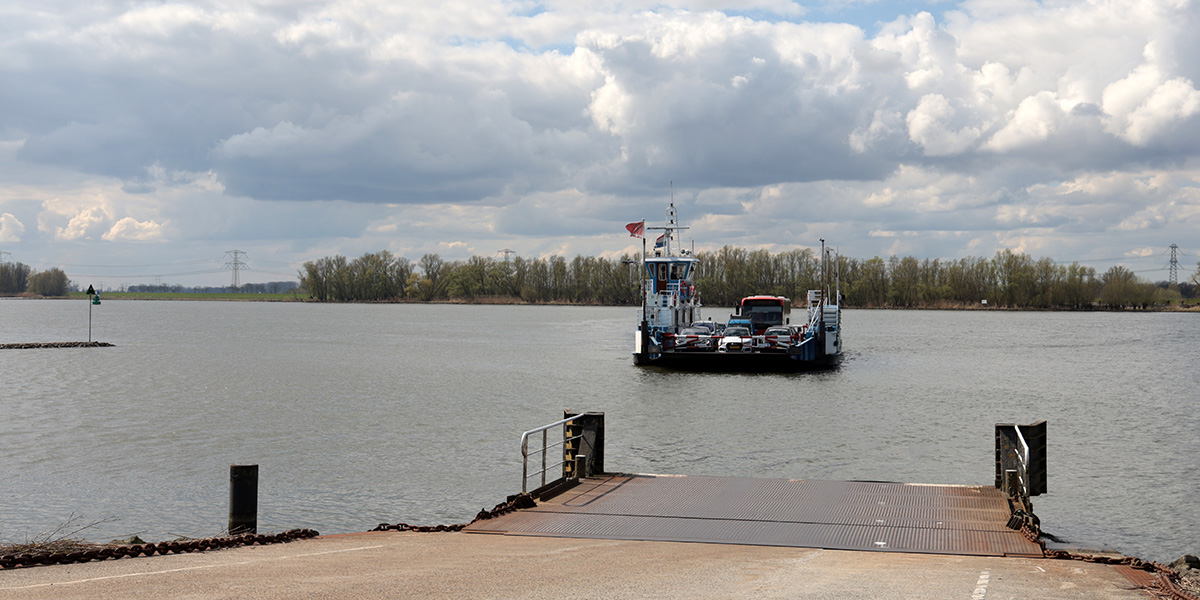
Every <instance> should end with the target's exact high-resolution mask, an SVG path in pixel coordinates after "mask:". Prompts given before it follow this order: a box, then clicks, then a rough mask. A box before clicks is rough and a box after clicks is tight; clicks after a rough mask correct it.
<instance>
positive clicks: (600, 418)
mask: <svg viewBox="0 0 1200 600" xmlns="http://www.w3.org/2000/svg"><path fill="white" fill-rule="evenodd" d="M564 415H565V416H564V418H563V419H562V420H560V421H555V422H553V423H550V424H547V425H542V426H541V427H537V428H534V429H530V430H529V431H526V432H525V433H522V434H521V493H522V494H530V495H533V496H541V495H544V494H546V493H548V492H550V491H552V490H554V489H556V488H558V487H560V486H562V485H564V484H565V483H568V482H571V481H574V480H578V479H579V478H580V477H587V476H588V475H591V474H594V473H603V472H604V413H602V412H582V413H576V412H574V411H565V412H564ZM558 427H561V428H562V429H561V435H555V436H554V437H553V438H552V437H551V435H550V432H551V431H552V430H554V429H555V428H558ZM538 434H541V435H538ZM531 440H532V441H533V443H534V444H535V446H534V447H533V448H532V449H531V448H530V442H531ZM539 440H540V444H539ZM531 457H532V458H533V460H534V461H535V464H534V465H532V466H533V467H540V468H536V469H535V470H532V471H531V470H530V467H531V465H530V458H531ZM539 459H540V460H539ZM551 472H554V473H555V477H553V478H550V474H551ZM531 478H534V479H535V480H536V481H540V483H539V485H538V487H537V488H536V489H534V490H533V491H532V492H531V491H530V490H529V483H530V479H531Z"/></svg>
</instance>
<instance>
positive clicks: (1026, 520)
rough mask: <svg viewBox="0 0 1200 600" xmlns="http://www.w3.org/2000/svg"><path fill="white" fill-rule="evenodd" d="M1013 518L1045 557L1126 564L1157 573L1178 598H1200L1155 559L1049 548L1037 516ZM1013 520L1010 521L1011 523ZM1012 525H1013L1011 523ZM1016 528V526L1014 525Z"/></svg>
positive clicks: (1176, 573)
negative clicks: (1186, 588) (1183, 586)
mask: <svg viewBox="0 0 1200 600" xmlns="http://www.w3.org/2000/svg"><path fill="white" fill-rule="evenodd" d="M1013 519H1019V520H1020V523H1021V528H1020V531H1021V534H1022V535H1024V536H1025V538H1026V539H1028V540H1029V541H1031V542H1033V543H1035V544H1037V545H1038V546H1040V547H1041V549H1042V556H1044V557H1045V558H1052V559H1059V560H1077V561H1081V562H1089V563H1096V564H1102V565H1125V566H1128V567H1130V568H1132V569H1139V570H1142V571H1147V572H1149V573H1155V574H1156V575H1157V577H1155V581H1156V583H1157V584H1158V587H1160V588H1161V591H1162V592H1163V593H1165V594H1168V595H1169V596H1171V597H1172V598H1175V599H1176V600H1200V598H1197V597H1196V595H1195V594H1192V593H1191V592H1189V591H1187V590H1185V589H1183V588H1182V587H1180V586H1179V571H1176V570H1175V569H1173V568H1171V567H1168V566H1166V565H1163V564H1160V563H1156V562H1154V561H1149V560H1142V559H1140V558H1138V557H1136V556H1120V557H1117V556H1096V555H1094V554H1076V553H1074V552H1068V551H1066V550H1047V549H1046V542H1045V540H1043V539H1042V529H1041V525H1040V524H1039V522H1038V521H1037V517H1036V516H1034V515H1031V514H1026V513H1024V512H1023V511H1016V512H1015V513H1013ZM1011 523H1013V521H1010V524H1011ZM1010 526H1011V525H1010ZM1014 529H1015V527H1014Z"/></svg>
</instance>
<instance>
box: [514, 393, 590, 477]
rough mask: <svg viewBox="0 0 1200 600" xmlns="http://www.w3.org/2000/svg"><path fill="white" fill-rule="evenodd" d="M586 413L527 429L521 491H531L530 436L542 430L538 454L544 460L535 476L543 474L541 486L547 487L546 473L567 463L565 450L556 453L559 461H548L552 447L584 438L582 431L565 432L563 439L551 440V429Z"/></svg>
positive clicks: (522, 458)
mask: <svg viewBox="0 0 1200 600" xmlns="http://www.w3.org/2000/svg"><path fill="white" fill-rule="evenodd" d="M584 414H586V411H585V412H582V413H579V414H577V415H572V416H570V417H567V418H565V419H563V420H561V421H555V422H553V423H550V424H549V425H542V426H541V427H538V428H536V429H530V430H529V431H526V432H525V433H522V434H521V493H522V494H526V493H528V492H529V477H530V472H529V436H531V435H533V434H536V433H538V432H541V434H542V436H541V437H542V447H541V451H540V452H538V454H540V455H541V458H542V462H541V465H542V468H541V469H538V470H537V471H534V472H533V475H534V476H537V475H541V481H542V483H541V485H540V486H539V487H545V486H546V473H547V472H549V471H550V469H552V468H554V467H560V468H562V467H563V466H564V465H566V463H567V460H566V454H565V452H557V453H555V454H556V456H557V457H558V460H557V462H554V463H549V462H548V461H549V457H548V454H549V450H550V448H553V447H556V446H563V447H565V445H566V444H567V443H568V442H571V441H574V440H578V439H582V438H583V434H582V433H580V434H579V435H574V436H567V435H565V434H564V435H563V436H562V439H559V440H557V441H554V442H551V441H550V438H549V431H550V430H551V429H553V428H555V427H560V426H565V425H567V424H569V423H571V422H572V421H574V420H576V419H578V418H579V417H582V416H583V415H584ZM556 479H557V478H556Z"/></svg>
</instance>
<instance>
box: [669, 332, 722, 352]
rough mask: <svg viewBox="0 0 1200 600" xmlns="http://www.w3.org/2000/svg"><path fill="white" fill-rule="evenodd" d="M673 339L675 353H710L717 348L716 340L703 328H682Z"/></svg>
mask: <svg viewBox="0 0 1200 600" xmlns="http://www.w3.org/2000/svg"><path fill="white" fill-rule="evenodd" d="M674 338H675V351H676V352H712V351H713V350H716V348H717V342H716V339H714V337H713V334H712V332H710V331H709V330H708V329H707V328H705V327H684V328H683V329H681V330H680V331H679V333H677V334H675V336H674Z"/></svg>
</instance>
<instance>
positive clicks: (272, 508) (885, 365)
mask: <svg viewBox="0 0 1200 600" xmlns="http://www.w3.org/2000/svg"><path fill="white" fill-rule="evenodd" d="M89 310H90V311H91V313H92V314H91V318H92V332H91V335H92V337H93V338H94V339H96V340H99V341H105V342H110V343H113V344H115V347H112V348H82V349H39V350H0V378H2V379H0V540H2V541H6V542H20V541H25V540H26V539H29V538H32V537H36V536H38V535H41V534H44V533H46V532H49V531H51V530H53V529H55V528H56V527H58V526H59V525H60V524H62V523H64V522H66V521H68V520H69V519H71V518H72V516H74V517H75V519H76V521H75V522H76V523H88V524H91V523H94V525H93V526H92V527H91V528H89V529H87V530H85V531H84V532H82V533H81V534H80V535H81V536H82V537H85V538H86V539H91V540H97V541H107V540H109V539H114V538H125V537H128V536H130V535H134V534H137V535H140V536H141V537H142V538H144V539H146V540H148V541H158V540H164V539H172V538H173V537H174V536H189V537H208V536H213V535H217V534H218V533H220V532H221V531H222V529H223V528H224V526H225V524H226V522H227V511H228V495H229V487H228V486H229V479H228V477H229V465H230V464H247V463H253V464H259V465H260V482H259V529H260V531H279V530H285V529H291V528H298V527H309V528H313V529H316V530H318V531H320V532H321V533H345V532H353V531H365V530H368V529H370V528H372V527H374V526H375V525H376V524H378V523H382V522H387V523H395V522H400V521H403V522H408V523H414V524H438V523H458V522H465V521H469V520H470V519H471V518H472V517H473V516H474V515H475V513H476V512H478V511H479V510H480V509H481V508H490V507H492V506H493V505H495V504H496V503H499V502H501V501H503V500H504V498H505V496H507V495H509V494H513V493H515V492H517V491H520V485H521V461H520V452H519V440H520V436H521V433H522V432H523V431H525V430H528V429H532V428H534V427H537V426H540V425H542V424H545V423H549V422H551V421H555V420H557V419H559V418H561V417H562V411H563V410H564V409H576V410H595V411H603V412H605V413H606V430H607V440H606V447H605V454H606V456H605V465H606V467H607V468H608V469H609V470H610V471H623V472H639V473H674V474H694V475H733V476H753V477H780V478H798V479H839V480H842V479H863V480H883V481H903V482H917V483H949V484H991V482H992V481H993V477H994V473H993V471H994V441H993V427H994V425H995V424H996V423H1032V422H1034V421H1037V420H1040V419H1045V420H1046V421H1047V422H1048V436H1049V450H1048V472H1049V478H1048V483H1049V493H1047V494H1045V495H1043V496H1038V497H1035V498H1034V501H1033V504H1034V508H1035V510H1036V512H1037V514H1038V516H1039V517H1040V518H1041V520H1042V525H1043V529H1044V530H1046V531H1047V532H1049V533H1052V534H1054V535H1056V536H1058V537H1061V538H1064V539H1067V540H1070V542H1071V543H1072V544H1074V545H1077V546H1081V547H1084V548H1110V549H1114V550H1116V551H1119V552H1123V553H1125V554H1129V555H1134V556H1139V557H1141V558H1144V559H1148V560H1157V561H1162V562H1170V561H1171V560H1174V559H1175V558H1178V557H1179V556H1180V555H1182V554H1185V553H1191V554H1195V553H1200V502H1198V501H1197V499H1198V498H1200V390H1198V383H1200V377H1198V376H1197V369H1200V344H1197V340H1200V315H1196V314H1188V313H1144V314H1143V313H1138V314H1134V313H1122V314H1117V313H1099V312H1098V313H1062V312H995V311H961V312H954V311H875V310H847V311H845V313H844V331H845V334H844V336H845V337H844V341H845V347H846V357H845V360H844V361H843V363H842V365H841V366H840V367H838V368H837V369H834V370H830V371H824V372H816V373H803V374H791V375H786V374H784V375H781V374H729V373H723V374H696V373H679V372H670V371H660V370H658V369H653V368H638V367H634V366H633V365H632V361H631V358H630V354H629V353H630V350H631V346H632V337H633V333H632V331H631V328H632V326H633V321H634V312H635V310H634V309H631V308H602V307H601V308H598V307H565V306H464V305H386V304H376V305H325V304H301V303H265V302H183V301H180V302H151V301H114V300H105V301H104V304H102V305H100V306H94V307H90V306H89V305H88V304H87V303H85V302H84V301H68V300H19V299H4V300H0V343H15V342H58V341H80V340H86V339H87V335H88V312H89ZM706 314H708V315H711V316H713V317H714V318H718V319H719V318H720V317H721V316H722V311H720V310H709V311H708V312H707V313H706Z"/></svg>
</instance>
